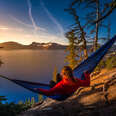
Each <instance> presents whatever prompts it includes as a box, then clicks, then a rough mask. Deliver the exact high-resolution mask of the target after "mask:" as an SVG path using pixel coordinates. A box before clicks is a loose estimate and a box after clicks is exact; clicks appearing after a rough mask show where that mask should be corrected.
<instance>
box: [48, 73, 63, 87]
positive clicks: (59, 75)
mask: <svg viewBox="0 0 116 116" xmlns="http://www.w3.org/2000/svg"><path fill="white" fill-rule="evenodd" d="M61 80H62V76H61V74H59V73H58V74H57V75H56V81H53V80H51V81H50V82H49V86H50V88H53V87H54V86H55V85H56V84H57V83H59V82H60V81H61Z"/></svg>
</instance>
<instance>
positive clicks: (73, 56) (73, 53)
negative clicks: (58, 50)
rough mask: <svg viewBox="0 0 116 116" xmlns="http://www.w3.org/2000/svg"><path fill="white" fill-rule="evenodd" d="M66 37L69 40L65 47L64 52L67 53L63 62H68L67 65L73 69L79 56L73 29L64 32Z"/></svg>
mask: <svg viewBox="0 0 116 116" xmlns="http://www.w3.org/2000/svg"><path fill="white" fill-rule="evenodd" d="M66 38H67V39H68V41H69V46H68V47H67V49H66V52H68V53H69V54H68V55H67V56H66V58H65V62H68V63H69V66H70V67H71V68H72V69H73V68H74V67H75V66H76V65H77V64H78V60H77V58H78V57H79V55H78V54H79V49H78V48H77V41H78V40H77V38H76V37H75V33H74V31H73V30H72V31H69V32H67V33H66Z"/></svg>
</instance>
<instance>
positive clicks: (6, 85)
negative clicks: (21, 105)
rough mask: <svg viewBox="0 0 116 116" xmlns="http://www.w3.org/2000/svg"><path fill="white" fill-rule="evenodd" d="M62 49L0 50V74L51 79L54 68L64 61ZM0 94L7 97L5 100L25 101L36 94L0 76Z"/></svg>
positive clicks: (27, 79) (31, 79)
mask: <svg viewBox="0 0 116 116" xmlns="http://www.w3.org/2000/svg"><path fill="white" fill-rule="evenodd" d="M65 56H66V53H65V52H64V50H0V59H1V60H2V62H3V63H4V64H2V65H1V67H0V75H4V76H8V77H9V78H13V79H19V80H26V81H34V82H42V83H48V82H49V80H51V79H52V75H53V71H54V68H55V67H57V70H58V72H60V70H61V69H62V67H63V66H64V65H66V63H64V59H65ZM0 95H2V96H3V95H4V96H6V97H7V98H8V100H7V102H9V103H10V102H15V103H17V102H18V101H25V100H26V99H27V98H31V97H35V100H36V101H37V99H38V95H37V94H35V93H33V92H31V91H29V90H27V89H24V88H23V87H21V86H18V85H16V84H14V83H12V82H10V81H8V80H5V79H2V78H0Z"/></svg>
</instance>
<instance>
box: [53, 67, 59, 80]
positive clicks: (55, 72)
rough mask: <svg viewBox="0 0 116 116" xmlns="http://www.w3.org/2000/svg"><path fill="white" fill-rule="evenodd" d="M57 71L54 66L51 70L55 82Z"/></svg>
mask: <svg viewBox="0 0 116 116" xmlns="http://www.w3.org/2000/svg"><path fill="white" fill-rule="evenodd" d="M57 73H58V71H57V68H56V67H55V68H54V71H53V79H52V80H53V81H55V82H56V75H57Z"/></svg>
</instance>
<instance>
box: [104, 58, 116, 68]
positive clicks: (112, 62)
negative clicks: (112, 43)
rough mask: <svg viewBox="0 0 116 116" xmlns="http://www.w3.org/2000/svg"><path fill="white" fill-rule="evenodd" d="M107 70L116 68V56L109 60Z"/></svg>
mask: <svg viewBox="0 0 116 116" xmlns="http://www.w3.org/2000/svg"><path fill="white" fill-rule="evenodd" d="M106 68H107V69H112V68H116V56H111V57H109V58H107V60H106Z"/></svg>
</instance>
